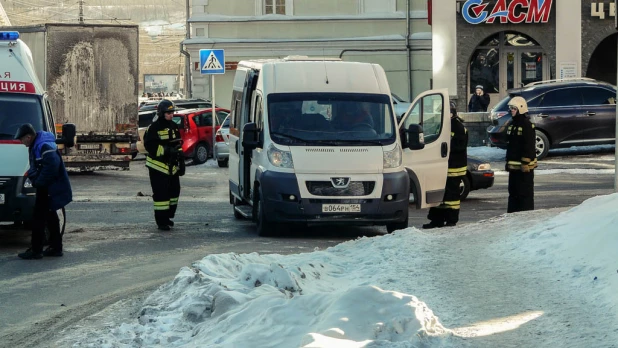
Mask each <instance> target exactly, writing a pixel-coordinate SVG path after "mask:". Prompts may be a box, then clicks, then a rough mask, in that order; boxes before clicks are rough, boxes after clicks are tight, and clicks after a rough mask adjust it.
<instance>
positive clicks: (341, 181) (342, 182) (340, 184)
mask: <svg viewBox="0 0 618 348" xmlns="http://www.w3.org/2000/svg"><path fill="white" fill-rule="evenodd" d="M330 181H331V182H332V183H333V187H335V188H346V187H348V185H350V178H330Z"/></svg>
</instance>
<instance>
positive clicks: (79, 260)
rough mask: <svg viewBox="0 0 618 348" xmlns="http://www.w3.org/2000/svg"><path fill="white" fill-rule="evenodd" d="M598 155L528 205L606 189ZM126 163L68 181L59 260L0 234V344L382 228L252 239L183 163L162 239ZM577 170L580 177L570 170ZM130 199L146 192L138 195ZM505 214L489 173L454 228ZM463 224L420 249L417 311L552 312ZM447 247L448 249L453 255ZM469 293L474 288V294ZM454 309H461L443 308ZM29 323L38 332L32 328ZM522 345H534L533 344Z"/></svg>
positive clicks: (540, 190) (222, 195)
mask: <svg viewBox="0 0 618 348" xmlns="http://www.w3.org/2000/svg"><path fill="white" fill-rule="evenodd" d="M609 157H610V156H609V155H605V154H601V155H592V156H570V157H569V156H566V157H560V158H551V157H550V158H549V160H548V161H547V162H546V163H547V164H545V168H547V170H550V169H551V170H555V169H557V170H562V171H563V172H556V173H553V174H551V175H550V174H547V175H538V176H537V179H536V203H537V209H551V208H555V207H562V208H565V207H572V206H575V205H578V204H580V203H581V202H582V201H583V200H585V199H587V198H589V197H593V196H596V195H604V194H608V193H610V192H612V188H613V176H612V175H609V174H607V173H604V172H599V170H608V169H609V167H611V169H613V166H612V163H611V161H610V160H609ZM611 159H612V160H613V155H612V156H611ZM136 163H137V165H136V166H135V168H134V169H132V170H131V171H130V172H117V173H95V174H94V175H91V176H89V175H77V176H72V177H71V180H72V182H73V185H74V190H75V191H76V193H75V194H76V202H75V203H73V204H71V206H70V208H71V210H70V211H69V214H70V216H71V218H72V220H71V224H70V228H69V230H68V232H67V235H66V236H65V244H66V250H67V256H69V257H64V258H62V259H61V260H44V262H42V263H23V261H21V260H16V259H15V257H14V255H15V253H17V252H18V251H21V249H24V248H25V247H27V242H28V241H27V238H24V236H23V233H17V232H12V231H0V243H1V244H0V263H1V264H2V267H1V268H0V323H2V325H0V347H5V346H6V347H14V346H19V345H21V344H22V343H28V344H27V345H28V346H32V347H35V346H46V345H45V343H44V342H48V340H49V339H51V338H52V337H54V335H55V334H56V333H57V332H58V331H59V330H61V329H63V328H66V327H71V326H72V325H74V324H75V323H76V322H78V321H79V320H80V319H82V318H85V317H88V316H90V315H92V314H94V313H97V312H98V311H100V310H102V309H104V308H106V307H107V306H109V305H110V304H113V303H115V302H116V301H118V300H120V299H126V298H129V299H133V300H134V301H135V302H132V303H133V307H131V308H125V311H124V312H123V313H124V314H126V315H130V314H135V310H137V309H136V306H139V300H140V299H143V298H144V297H143V296H144V295H145V294H148V293H150V292H151V291H152V289H153V288H156V286H157V285H159V284H161V283H162V282H165V281H168V280H170V279H172V277H173V276H174V275H175V274H176V273H177V271H178V269H180V267H182V266H187V265H190V264H191V262H192V261H194V260H198V259H200V258H201V257H203V256H204V255H207V254H217V253H227V252H235V253H239V254H243V253H249V252H253V251H256V252H259V253H260V254H267V253H278V254H289V253H299V252H310V251H312V250H313V249H314V248H316V247H317V248H320V249H324V248H326V247H329V246H333V245H336V244H338V243H340V242H343V241H346V240H350V239H354V238H356V237H358V236H362V235H365V236H376V235H379V234H381V233H382V230H383V229H382V228H354V229H344V230H341V229H330V230H327V231H322V230H320V231H316V230H313V231H309V233H315V232H318V233H317V235H311V234H308V235H305V236H300V237H301V238H281V239H267V238H266V239H265V238H257V237H256V236H255V234H254V232H253V229H254V226H253V225H252V224H251V223H249V222H239V221H235V220H234V219H233V218H232V216H231V208H230V206H229V204H228V202H227V190H226V185H225V184H226V181H225V180H226V172H227V170H226V169H220V168H217V167H214V166H212V165H211V164H206V165H203V166H198V167H190V168H191V169H190V171H189V173H188V174H187V176H186V177H185V178H184V180H183V199H182V201H183V205H182V206H181V210H180V212H179V217H178V222H179V227H178V228H177V230H176V232H175V233H174V234H173V235H169V236H165V235H161V234H160V233H158V232H157V231H156V230H155V229H153V227H152V223H151V221H150V219H151V210H150V209H151V202H150V200H149V197H147V195H148V194H149V191H150V190H149V184H148V179H147V176H146V175H145V171H144V170H143V167H141V163H139V162H136ZM499 165H500V163H499V162H495V164H494V166H495V168H498V166H499ZM582 168H583V169H585V172H584V173H573V172H569V170H573V169H582ZM565 170H566V171H565ZM93 178H94V179H95V180H93ZM138 192H142V193H144V194H146V196H138ZM505 210H506V176H504V175H500V174H498V175H497V177H496V184H495V185H494V187H493V188H491V189H489V190H481V191H473V192H472V193H471V194H470V198H469V200H468V201H466V202H464V204H463V208H462V219H461V220H462V221H461V222H462V223H468V224H469V223H473V222H477V221H479V220H484V219H489V218H493V217H496V216H499V215H500V214H502V213H503V212H504V211H505ZM425 215H426V212H425V211H414V210H411V217H410V225H411V226H420V224H422V223H423V222H425ZM464 226H465V225H463V224H462V225H461V231H457V233H456V234H454V235H448V236H447V235H445V236H439V235H438V236H437V238H436V239H435V240H433V241H432V242H431V243H429V244H427V245H423V246H419V248H420V249H422V250H428V252H429V250H435V251H436V252H435V253H434V254H433V255H434V257H432V258H429V259H428V262H427V263H426V267H427V270H428V272H425V273H424V274H423V275H422V276H423V277H427V278H426V279H425V278H423V279H425V280H424V281H427V283H430V284H431V286H429V287H428V289H430V290H431V291H433V296H432V297H431V298H430V299H428V300H427V303H428V305H430V307H431V308H432V309H433V310H434V311H436V312H438V313H440V314H439V315H440V318H441V320H442V321H443V322H444V323H448V326H449V327H465V326H466V325H470V324H472V323H476V322H479V321H483V320H488V319H493V318H496V317H510V316H513V315H516V314H518V313H526V310H525V308H524V307H526V308H529V309H530V311H533V310H537V309H538V308H541V307H543V306H544V307H543V308H545V310H546V311H548V312H549V313H551V306H552V304H553V305H559V306H564V305H565V304H566V305H567V306H568V305H569V304H570V302H569V301H568V299H564V298H562V297H560V290H559V288H556V289H558V290H556V289H554V288H555V286H554V284H555V283H554V282H555V281H552V280H550V279H537V278H535V276H534V275H533V273H526V272H525V268H523V267H522V266H521V265H519V264H517V263H516V262H507V261H506V260H504V259H500V255H494V254H492V253H491V250H492V242H493V241H496V240H497V239H499V238H500V234H488V235H487V238H485V234H483V233H479V231H476V232H475V233H473V232H471V231H467V230H466V229H465V228H464ZM335 231H336V232H335ZM453 250H457V251H458V252H457V253H453V252H452V251H453ZM496 263H500V267H498V268H496V267H494V266H492V265H495V264H496ZM511 274H512V276H510V275H511ZM507 275H509V276H508V277H507ZM434 278H435V279H434ZM524 282H535V283H537V284H539V287H540V288H535V289H542V291H543V292H546V293H548V294H551V295H552V296H553V298H554V299H555V303H554V302H551V301H550V303H545V301H546V299H544V298H540V299H539V298H538V296H535V293H536V292H535V291H538V290H532V289H528V288H522V287H521V286H520V284H524ZM475 288H479V289H482V291H475V290H473V289H475ZM427 291H429V290H427ZM415 295H416V296H420V295H425V294H424V293H415ZM428 298H429V297H428ZM33 299H35V300H34V301H33ZM466 299H474V302H473V303H474V306H467V305H462V304H466V303H471V302H466V301H465V300H466ZM449 301H450V302H449ZM535 301H537V302H535ZM552 301H553V300H552ZM16 304H19V305H16ZM506 304H509V305H506ZM526 304H528V305H526ZM457 306H460V307H461V310H458V311H453V312H449V311H445V310H443V309H444V308H449V309H450V308H458V307H457ZM129 307H130V306H129ZM577 310H581V308H580V307H578V306H576V305H575V306H574V307H573V313H574V312H576V311H577ZM116 315H118V312H117V313H116ZM552 318H554V316H552V315H549V316H544V317H543V318H542V320H553V319H552ZM560 318H561V319H564V320H565V321H564V323H565V324H564V325H572V323H571V322H570V321H569V319H568V318H562V317H560ZM89 320H90V319H89ZM580 320H583V322H585V323H586V324H587V325H592V324H593V323H592V322H591V321H592V320H593V318H587V317H586V316H585V315H584V316H582V318H581V319H578V323H579V322H580ZM34 321H38V322H39V324H38V325H36V326H34V325H33V322H34ZM554 324H556V322H552V325H553V326H551V327H555V325H554ZM578 325H579V324H578ZM34 328H36V329H34ZM525 328H526V327H524V329H525ZM33 329H34V330H33ZM530 330H533V329H530ZM517 332H518V333H521V331H517ZM533 334H534V332H530V335H533ZM506 335H508V333H507V334H506ZM493 337H495V336H487V337H485V338H483V339H482V340H487V341H486V342H487V346H495V345H494V343H495V342H493V343H492V342H491V340H492V339H493ZM531 337H533V336H531ZM56 338H58V337H57V336H56ZM474 342H480V341H479V340H475V341H474ZM483 342H485V341H483ZM514 342H517V341H514ZM530 342H534V341H533V340H532V338H531V341H530ZM60 346H61V345H60ZM472 346H475V345H474V344H473V345H472ZM482 346H485V344H483V345H482ZM513 346H517V345H515V344H514V345H513ZM524 346H525V345H524ZM545 346H547V345H545ZM565 346H568V345H565Z"/></svg>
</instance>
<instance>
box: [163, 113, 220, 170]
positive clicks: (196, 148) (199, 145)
mask: <svg viewBox="0 0 618 348" xmlns="http://www.w3.org/2000/svg"><path fill="white" fill-rule="evenodd" d="M215 113H216V115H217V117H216V118H215V121H216V126H215V130H214V132H216V131H217V130H218V129H219V128H220V127H221V126H220V125H221V123H223V120H224V119H225V118H226V117H227V116H228V115H229V113H230V110H228V109H223V108H216V109H215ZM173 121H174V122H176V124H177V125H178V128H179V130H180V136H181V138H182V152H183V153H184V155H185V157H187V158H192V159H193V163H194V164H202V163H204V162H206V161H207V160H208V158H209V157H210V156H212V148H213V147H212V143H213V129H212V109H186V110H181V111H179V112H176V113H175V114H174V118H173Z"/></svg>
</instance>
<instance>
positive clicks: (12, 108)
mask: <svg viewBox="0 0 618 348" xmlns="http://www.w3.org/2000/svg"><path fill="white" fill-rule="evenodd" d="M24 123H30V124H31V125H32V126H33V127H34V129H35V130H36V131H40V130H43V109H42V107H41V100H40V99H39V98H38V97H37V96H35V95H26V94H12V93H11V94H9V93H6V94H5V93H1V94H0V140H8V139H13V137H14V136H15V134H16V133H17V129H18V128H19V126H21V125H22V124H24Z"/></svg>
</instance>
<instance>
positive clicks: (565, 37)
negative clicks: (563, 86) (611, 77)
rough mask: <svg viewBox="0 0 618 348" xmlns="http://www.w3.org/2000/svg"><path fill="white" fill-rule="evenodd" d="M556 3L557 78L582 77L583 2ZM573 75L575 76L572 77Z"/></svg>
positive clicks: (562, 1)
mask: <svg viewBox="0 0 618 348" xmlns="http://www.w3.org/2000/svg"><path fill="white" fill-rule="evenodd" d="M555 3H556V17H557V18H559V20H557V21H556V33H557V35H556V78H557V79H559V78H561V77H581V76H582V74H581V71H582V26H581V22H582V7H581V0H560V1H555ZM561 72H562V74H563V75H561ZM572 73H574V74H575V76H571V75H570V74H572Z"/></svg>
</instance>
